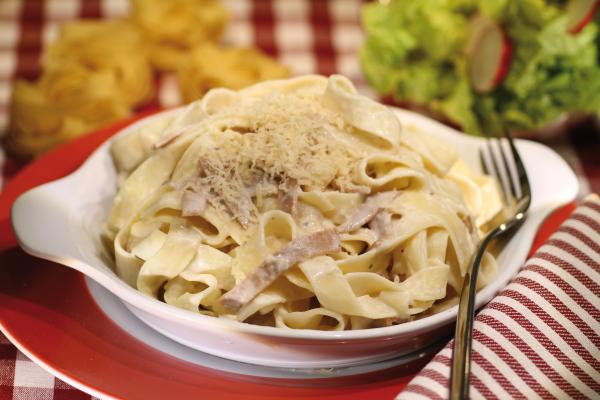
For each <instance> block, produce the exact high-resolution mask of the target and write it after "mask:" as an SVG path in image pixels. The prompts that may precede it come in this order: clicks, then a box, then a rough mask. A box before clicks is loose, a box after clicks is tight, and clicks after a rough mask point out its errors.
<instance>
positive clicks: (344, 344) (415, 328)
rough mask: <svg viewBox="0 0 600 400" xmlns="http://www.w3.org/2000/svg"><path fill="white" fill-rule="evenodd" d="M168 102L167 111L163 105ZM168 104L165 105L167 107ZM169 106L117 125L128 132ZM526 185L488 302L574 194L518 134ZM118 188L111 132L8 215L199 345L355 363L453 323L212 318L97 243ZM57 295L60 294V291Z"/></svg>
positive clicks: (39, 251) (562, 169)
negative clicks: (141, 277) (127, 275)
mask: <svg viewBox="0 0 600 400" xmlns="http://www.w3.org/2000/svg"><path fill="white" fill-rule="evenodd" d="M168 112H172V111H168ZM168 112H166V113H168ZM395 112H396V113H397V114H398V117H399V118H400V120H401V121H402V123H403V124H404V125H409V124H414V125H417V126H418V127H419V128H420V129H423V130H424V131H426V132H429V133H431V134H432V135H435V136H438V137H440V138H443V139H444V140H446V141H447V142H449V143H450V144H452V145H453V146H454V147H455V148H456V149H457V150H458V151H459V153H460V155H461V156H462V157H463V158H464V159H465V160H466V162H467V163H469V164H470V165H471V166H473V167H474V168H475V169H477V170H478V169H479V166H478V152H477V150H478V148H479V147H480V146H481V145H482V139H480V138H475V137H471V136H466V135H463V134H461V133H459V132H457V131H455V130H453V129H450V128H448V127H446V126H444V125H442V124H440V123H438V122H435V121H433V120H431V119H429V118H426V117H423V116H421V115H418V114H415V113H412V112H409V111H404V110H399V109H396V110H395ZM164 115H166V114H165V113H162V114H158V115H154V116H151V117H148V118H145V119H143V120H141V121H138V122H137V123H135V124H133V125H131V126H129V127H127V128H125V129H123V130H122V131H121V132H120V133H119V135H126V134H127V133H128V132H131V131H132V130H134V129H136V128H137V127H139V126H140V125H142V124H146V123H149V122H151V121H153V120H155V119H156V118H161V117H162V116H164ZM517 147H518V149H519V151H520V153H521V155H522V157H523V159H524V162H525V166H526V168H527V172H528V175H529V179H530V182H531V187H532V202H531V209H530V215H529V217H528V218H527V220H526V222H525V223H524V225H523V226H522V227H521V228H520V230H519V231H518V233H517V234H516V235H514V236H513V238H512V239H511V240H510V241H509V242H508V243H507V244H506V246H505V247H504V249H503V251H502V253H501V254H500V256H499V258H498V261H499V273H498V275H497V277H496V278H495V279H494V281H493V282H491V283H490V284H489V285H488V286H487V287H485V288H484V289H483V290H481V291H480V292H479V293H478V295H477V301H476V303H477V306H478V307H480V306H481V305H483V304H485V303H487V302H488V301H489V300H490V299H491V298H492V297H493V296H494V295H495V294H496V293H497V292H498V291H499V290H500V289H502V288H503V287H504V286H505V285H506V284H507V282H508V281H509V280H510V279H511V277H512V276H513V275H514V274H515V273H516V272H517V270H518V269H519V266H520V265H521V264H522V263H523V261H524V259H525V257H526V255H527V252H528V250H529V248H530V246H531V243H532V240H533V238H534V235H535V233H536V230H537V228H538V226H539V224H540V222H541V221H542V220H543V219H544V218H545V217H546V216H547V215H548V213H549V212H550V211H552V210H553V209H554V208H556V207H557V206H560V205H562V204H565V203H568V202H569V201H571V200H573V199H574V198H575V196H576V194H577V189H578V183H577V179H576V177H575V175H574V174H573V172H572V171H571V170H570V169H569V167H568V166H567V164H566V163H565V162H564V161H563V160H562V158H560V157H559V156H558V155H557V154H556V153H554V152H553V151H552V150H550V149H549V148H547V147H545V146H543V145H541V144H538V143H534V142H529V141H524V140H519V141H518V142H517ZM115 190H116V173H115V169H114V166H113V163H112V161H111V157H110V154H109V142H106V143H104V144H103V145H101V146H100V147H99V148H98V149H97V150H96V151H95V152H94V153H93V154H92V155H91V156H90V157H89V159H88V160H87V161H86V162H85V163H84V164H83V165H82V166H81V167H80V168H79V169H78V170H77V171H76V172H74V173H72V174H71V175H69V176H67V177H65V178H62V179H59V180H57V181H54V182H50V183H47V184H45V185H42V186H39V187H37V188H35V189H32V190H30V191H28V192H27V193H25V194H23V195H22V196H21V197H19V198H18V199H17V201H16V202H15V204H14V205H13V208H12V224H13V227H14V230H15V233H16V235H17V238H18V240H19V243H20V244H21V246H22V247H23V249H25V251H27V252H28V253H30V254H32V255H35V256H38V257H41V258H45V259H48V260H52V261H55V262H57V263H60V264H64V265H66V266H69V267H71V268H74V269H76V270H78V271H80V272H82V273H84V274H85V275H88V276H89V277H90V278H92V279H93V280H95V281H96V282H98V283H99V284H101V285H102V286H104V287H105V288H106V289H108V290H109V291H111V292H112V293H114V294H115V295H116V296H118V297H119V298H120V299H121V301H123V303H124V304H125V305H126V306H127V307H128V308H129V309H130V310H131V311H132V312H133V313H134V314H135V315H136V316H137V317H138V318H140V319H141V320H142V321H144V322H145V323H146V324H148V325H149V326H151V327H152V328H154V329H156V330H157V331H159V332H161V333H163V334H164V335H166V336H168V337H170V338H172V339H174V340H176V341H177V342H180V343H182V344H184V345H187V346H189V347H192V348H195V349H198V350H200V351H203V352H206V353H209V354H212V355H216V356H220V357H224V358H227V359H231V360H235V361H241V362H246V363H253V364H260V365H265V366H274V367H289V368H327V367H342V366H351V365H359V364H364V363H369V362H375V361H380V360H383V359H386V358H391V357H397V356H401V355H404V354H408V353H411V352H414V351H416V350H419V349H422V348H424V347H425V346H427V345H428V344H431V343H433V342H434V341H437V340H439V339H440V338H442V337H443V336H444V335H446V334H448V333H450V330H451V328H452V323H453V322H454V320H455V318H456V310H457V307H453V308H450V309H448V310H446V311H443V312H440V313H438V314H435V315H433V316H430V317H426V318H423V319H420V320H416V321H411V322H407V323H404V324H401V325H397V326H392V327H385V328H376V329H367V330H358V331H343V332H321V331H311V330H287V329H280V328H272V327H263V326H255V325H250V324H245V323H240V322H236V321H231V320H226V319H219V318H213V317H209V316H204V315H199V314H195V313H193V312H190V311H186V310H183V309H178V308H176V307H173V306H170V305H167V304H165V303H162V302H160V301H157V300H155V299H153V298H150V297H147V296H145V295H143V294H142V293H140V292H138V291H137V290H135V289H133V288H132V287H130V286H128V285H127V284H126V283H125V282H123V281H122V280H120V279H119V278H118V277H117V275H115V273H114V272H113V269H112V264H111V261H110V260H109V257H107V256H106V254H105V253H104V251H103V249H102V245H101V243H100V232H101V227H102V225H103V223H104V221H105V219H106V216H107V214H108V211H109V208H110V205H111V202H112V198H113V196H114V194H115ZM57 295H59V294H57Z"/></svg>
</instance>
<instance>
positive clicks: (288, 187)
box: [279, 179, 300, 215]
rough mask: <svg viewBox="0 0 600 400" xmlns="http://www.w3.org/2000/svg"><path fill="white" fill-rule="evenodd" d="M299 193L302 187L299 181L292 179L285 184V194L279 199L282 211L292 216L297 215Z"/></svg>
mask: <svg viewBox="0 0 600 400" xmlns="http://www.w3.org/2000/svg"><path fill="white" fill-rule="evenodd" d="M299 192H300V186H299V185H298V181H297V180H295V179H290V180H289V181H288V182H287V183H286V184H285V192H283V193H282V194H281V196H280V198H279V203H280V206H281V210H282V211H285V212H286V213H289V214H291V215H296V209H297V205H298V193H299Z"/></svg>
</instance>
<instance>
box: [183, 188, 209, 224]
mask: <svg viewBox="0 0 600 400" xmlns="http://www.w3.org/2000/svg"><path fill="white" fill-rule="evenodd" d="M205 209H206V193H203V192H202V191H196V190H193V189H192V188H187V189H185V190H184V191H183V195H182V196H181V215H182V216H184V217H194V216H198V215H202V213H203V212H204V210H205Z"/></svg>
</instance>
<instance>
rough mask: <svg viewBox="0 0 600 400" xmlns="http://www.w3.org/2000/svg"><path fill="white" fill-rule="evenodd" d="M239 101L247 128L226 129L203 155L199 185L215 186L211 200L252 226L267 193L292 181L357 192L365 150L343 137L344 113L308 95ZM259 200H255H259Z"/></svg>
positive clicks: (275, 95) (304, 186) (307, 187)
mask: <svg viewBox="0 0 600 400" xmlns="http://www.w3.org/2000/svg"><path fill="white" fill-rule="evenodd" d="M252 100H253V101H247V102H243V103H242V105H241V106H240V104H239V103H238V104H237V107H235V110H234V109H233V108H232V109H231V110H228V109H224V110H223V111H221V112H223V113H228V112H235V113H236V114H237V115H240V114H241V115H247V116H249V117H248V118H246V119H245V121H247V122H246V124H247V126H231V127H226V128H224V131H223V132H222V134H221V136H220V137H219V138H218V140H217V141H216V143H218V144H215V145H213V146H208V147H207V148H206V149H205V150H204V151H203V152H202V154H199V155H198V156H199V169H200V174H199V179H198V180H197V184H198V185H199V186H201V187H204V188H210V189H209V190H210V196H209V201H210V202H211V204H213V206H216V207H218V208H221V209H222V210H225V211H227V212H228V213H229V214H231V215H232V216H234V218H236V219H237V220H238V222H240V224H241V225H242V226H244V227H246V226H247V225H249V224H252V223H254V222H255V221H256V218H257V216H258V214H259V210H258V207H257V206H260V205H261V203H262V199H263V198H264V197H265V196H271V195H275V194H277V193H281V192H286V191H287V190H289V189H290V187H291V186H292V185H297V186H299V187H300V188H302V189H303V190H305V191H308V190H324V189H327V188H335V189H336V190H340V191H353V188H354V187H356V185H355V184H354V183H353V174H354V170H355V166H356V164H357V163H358V161H359V160H360V157H361V154H360V152H359V151H358V150H357V149H356V147H355V146H349V145H348V142H347V141H344V140H343V139H342V138H341V136H340V135H344V132H343V131H344V130H346V129H351V128H350V127H347V126H345V124H344V122H343V120H342V118H341V116H340V115H339V114H337V113H336V112H334V111H332V110H329V109H326V108H324V107H323V105H322V104H320V99H318V98H316V97H315V98H312V97H310V96H307V95H306V94H302V93H300V94H297V93H273V94H270V95H267V96H265V97H262V98H254V99H252ZM253 198H254V199H255V200H254V201H253Z"/></svg>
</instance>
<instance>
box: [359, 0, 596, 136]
mask: <svg viewBox="0 0 600 400" xmlns="http://www.w3.org/2000/svg"><path fill="white" fill-rule="evenodd" d="M564 3H565V2H564V1H556V0H555V1H550V0H391V1H390V2H389V3H388V4H382V3H370V4H367V5H365V6H364V7H363V12H362V19H363V26H364V28H365V31H366V33H367V37H366V41H365V43H364V45H363V47H362V49H361V52H360V61H361V65H362V68H363V72H364V74H365V76H366V78H367V80H368V81H369V83H370V84H371V85H372V86H373V87H374V88H375V89H376V90H377V91H378V92H380V93H382V94H386V95H387V94H391V95H393V96H394V98H395V99H396V100H399V101H405V102H410V103H413V104H417V105H424V106H426V107H427V108H428V109H429V110H430V111H432V112H434V113H441V114H443V115H444V116H445V117H447V118H449V119H450V120H452V121H453V122H455V123H457V124H459V125H460V126H461V127H462V129H463V130H464V131H465V132H467V133H471V134H480V133H481V132H482V130H483V129H488V128H489V127H490V125H495V126H497V125H499V124H501V125H503V126H504V127H506V128H507V129H510V130H513V131H525V130H527V131H533V130H536V129H539V128H542V127H543V126H545V125H547V124H549V123H551V122H553V121H555V120H557V119H558V118H559V117H560V116H561V115H562V114H564V113H566V112H570V111H578V112H587V113H600V65H599V64H600V63H599V53H598V49H599V46H598V44H599V43H600V35H599V24H598V21H599V19H598V18H596V20H594V21H592V22H590V23H589V24H587V25H586V26H585V27H584V28H583V30H581V31H580V32H579V33H577V34H570V33H569V32H568V31H567V17H566V15H565V12H564V8H565V4H564ZM478 14H480V15H485V16H487V17H489V18H491V19H493V20H494V21H497V22H498V23H499V24H500V25H501V26H502V28H503V29H504V31H505V34H506V36H507V37H508V38H509V40H510V42H511V44H512V48H513V54H512V60H511V63H510V67H509V70H508V74H507V75H506V77H505V79H504V80H503V81H502V82H501V83H500V84H499V85H498V86H497V87H495V88H494V90H492V91H491V92H489V93H486V94H479V93H476V92H475V91H473V89H472V88H471V84H470V81H469V78H468V74H467V67H468V65H467V63H468V62H469V59H468V57H467V52H466V44H467V42H468V39H469V21H470V20H471V18H472V17H474V16H475V15H478Z"/></svg>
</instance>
